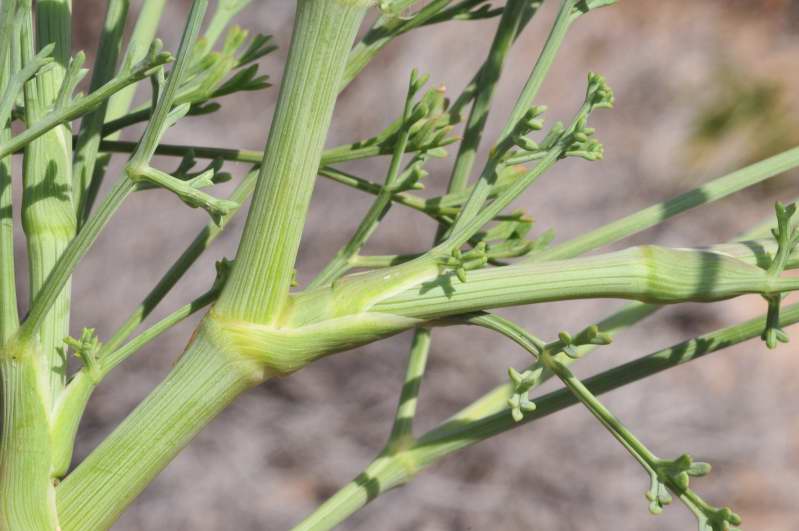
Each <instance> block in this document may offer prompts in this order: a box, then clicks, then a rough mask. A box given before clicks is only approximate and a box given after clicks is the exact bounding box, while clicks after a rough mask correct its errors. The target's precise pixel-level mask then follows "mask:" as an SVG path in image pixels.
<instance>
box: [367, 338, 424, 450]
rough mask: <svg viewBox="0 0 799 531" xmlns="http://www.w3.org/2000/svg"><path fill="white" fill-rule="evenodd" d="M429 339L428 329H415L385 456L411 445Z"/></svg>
mask: <svg viewBox="0 0 799 531" xmlns="http://www.w3.org/2000/svg"><path fill="white" fill-rule="evenodd" d="M431 338H432V331H431V330H430V329H429V328H423V327H422V328H417V329H416V330H414V332H413V340H412V341H411V348H410V352H409V353H408V368H407V370H406V371H405V380H404V382H403V383H402V391H400V397H399V402H398V403H397V411H396V413H395V414H394V425H393V427H392V428H391V435H389V437H388V442H387V443H386V448H385V450H384V453H385V454H388V455H390V454H393V453H395V452H397V451H401V450H402V449H403V448H404V447H405V446H407V445H409V444H412V443H413V420H414V418H415V417H416V403H417V402H418V398H419V390H420V388H421V387H422V378H423V377H424V373H425V370H426V368H427V359H428V357H429V355H430V343H431ZM378 459H379V457H378Z"/></svg>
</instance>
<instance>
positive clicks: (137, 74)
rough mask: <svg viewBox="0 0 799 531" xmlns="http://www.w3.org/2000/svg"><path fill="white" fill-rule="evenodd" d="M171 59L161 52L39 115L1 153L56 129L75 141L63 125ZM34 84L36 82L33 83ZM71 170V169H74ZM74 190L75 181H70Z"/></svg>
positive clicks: (4, 154) (89, 110)
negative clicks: (92, 89)
mask: <svg viewBox="0 0 799 531" xmlns="http://www.w3.org/2000/svg"><path fill="white" fill-rule="evenodd" d="M170 59H171V56H170V55H169V54H158V55H156V56H154V57H153V58H152V60H151V61H147V60H145V61H142V62H140V63H138V64H137V65H134V66H133V67H132V68H130V69H128V70H127V71H125V72H123V73H121V74H120V75H119V76H116V77H114V78H113V79H111V80H110V81H108V82H107V83H105V84H104V85H102V86H101V87H99V88H98V89H97V90H95V91H94V92H92V93H90V94H88V95H86V96H83V97H79V98H76V99H75V100H74V101H72V102H70V103H68V104H67V105H65V106H64V107H63V108H60V109H55V110H53V111H51V112H48V113H47V114H41V113H40V115H39V118H38V120H36V121H31V122H30V123H29V126H28V128H27V129H25V130H24V131H22V132H21V133H19V134H18V135H16V136H14V137H13V138H11V139H10V140H9V141H8V142H4V143H3V144H2V145H0V156H6V155H10V154H12V153H15V152H17V151H18V150H20V149H22V148H23V147H25V146H27V145H29V144H30V143H31V142H32V141H34V140H36V139H38V138H40V137H42V136H45V135H48V134H49V133H53V131H61V130H62V129H64V130H65V131H66V133H65V134H64V135H65V136H64V139H65V140H64V142H68V143H69V144H70V145H71V144H72V134H71V133H70V132H69V130H68V128H66V127H65V126H63V125H61V124H66V123H68V122H70V121H72V120H74V119H76V118H80V117H81V116H83V115H85V114H87V113H89V112H91V111H92V110H94V109H96V108H98V107H100V106H101V105H102V104H103V102H105V101H106V100H107V99H108V97H109V96H111V95H112V94H114V93H116V92H118V91H119V90H121V89H122V88H124V87H127V86H129V85H131V84H134V83H136V82H138V81H141V80H142V79H144V78H145V77H147V76H148V75H149V74H150V73H151V71H152V70H153V69H154V68H156V67H158V66H160V65H162V64H165V63H167V62H168V61H169V60H170ZM52 71H53V69H48V70H47V71H46V72H52ZM31 83H33V81H32V82H31ZM59 86H60V85H56V88H55V90H56V91H57V90H58V87H59ZM70 171H71V169H70ZM70 189H71V184H70Z"/></svg>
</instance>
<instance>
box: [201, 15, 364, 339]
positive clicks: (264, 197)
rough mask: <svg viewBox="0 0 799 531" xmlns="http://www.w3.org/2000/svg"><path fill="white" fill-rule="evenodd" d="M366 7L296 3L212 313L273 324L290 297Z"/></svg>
mask: <svg viewBox="0 0 799 531" xmlns="http://www.w3.org/2000/svg"><path fill="white" fill-rule="evenodd" d="M370 3H371V1H370V0H299V1H298V2H297V16H296V20H295V25H294V35H293V37H292V43H291V49H290V51H289V56H288V59H287V63H286V71H285V75H284V78H283V83H282V86H281V91H280V97H279V99H278V103H277V108H276V111H275V117H274V121H273V122H272V129H271V132H270V134H269V140H268V142H267V145H266V150H265V154H264V160H263V164H262V165H261V172H260V175H259V177H258V184H257V185H256V189H255V194H254V197H253V203H252V207H251V208H250V212H249V215H248V217H247V224H246V225H245V228H244V234H243V236H242V240H241V244H240V246H239V250H238V254H237V256H236V262H235V265H234V267H233V271H232V272H231V276H230V280H229V281H228V283H227V286H226V287H225V290H224V291H223V292H222V295H221V296H220V299H219V303H218V307H217V311H218V312H219V313H220V314H224V315H227V316H229V317H231V318H233V319H239V320H244V321H252V322H257V323H264V324H271V323H274V322H276V321H277V319H278V317H279V314H280V312H281V310H282V308H283V306H284V304H285V302H286V299H287V297H288V292H289V287H290V285H291V280H292V276H293V269H294V261H295V259H296V256H297V252H298V250H299V245H300V238H301V236H302V230H303V226H304V222H305V217H306V213H307V210H308V204H309V202H310V199H311V193H312V191H313V187H314V182H315V180H316V174H317V170H318V167H319V161H320V159H321V156H322V148H323V147H324V142H325V138H326V136H327V130H328V127H329V125H330V120H331V117H332V114H333V107H334V106H335V103H336V97H337V95H338V87H339V84H340V83H341V79H342V74H343V72H344V67H345V66H346V63H347V53H348V52H349V50H350V47H351V46H352V43H353V41H354V39H355V34H356V32H357V30H358V27H359V26H360V23H361V20H362V18H363V16H364V14H365V12H366V7H367V6H368V5H369V4H370Z"/></svg>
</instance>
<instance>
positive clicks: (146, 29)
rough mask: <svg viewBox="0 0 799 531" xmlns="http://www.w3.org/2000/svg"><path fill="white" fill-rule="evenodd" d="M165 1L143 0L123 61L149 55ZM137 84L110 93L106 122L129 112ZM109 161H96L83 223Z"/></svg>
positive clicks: (104, 133) (83, 214)
mask: <svg viewBox="0 0 799 531" xmlns="http://www.w3.org/2000/svg"><path fill="white" fill-rule="evenodd" d="M165 4H166V0H144V2H143V3H142V6H141V9H140V10H139V13H138V17H137V19H136V25H135V26H134V28H133V33H132V34H131V37H130V42H129V43H128V47H127V50H126V51H125V57H124V59H123V62H125V63H130V64H137V63H139V62H140V61H141V60H143V59H144V58H145V57H146V55H147V49H148V48H149V47H150V44H151V43H152V42H153V40H154V39H155V33H156V31H157V30H158V23H159V22H160V20H161V16H162V14H163V11H164V5H165ZM137 87H138V85H137V84H132V85H127V86H126V87H124V88H123V89H121V90H120V91H119V92H117V93H116V94H114V95H113V96H111V98H110V99H109V100H108V104H107V107H106V111H105V120H106V121H109V122H110V121H112V120H115V119H117V118H120V117H121V116H124V115H125V114H127V112H128V109H130V105H131V103H132V102H133V97H134V96H135V95H136V88H137ZM117 136H118V135H116V134H110V135H108V136H106V132H105V130H103V131H102V133H101V137H106V138H105V139H106V140H115V139H116V138H117ZM108 161H109V157H107V156H104V157H102V158H100V159H99V160H98V161H97V163H96V164H95V170H94V174H93V175H92V178H91V182H90V184H89V187H88V189H87V191H86V193H85V199H84V207H83V212H82V218H80V219H79V220H78V221H79V222H80V224H81V226H82V225H83V224H84V223H85V221H86V219H88V217H89V214H90V213H91V210H92V206H93V205H94V202H95V200H96V198H97V194H98V193H99V191H100V186H101V185H102V183H103V179H104V177H105V168H106V166H107V164H108Z"/></svg>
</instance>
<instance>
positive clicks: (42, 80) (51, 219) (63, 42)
mask: <svg viewBox="0 0 799 531" xmlns="http://www.w3.org/2000/svg"><path fill="white" fill-rule="evenodd" d="M27 4H28V5H27V6H26V7H25V8H24V9H23V13H24V16H25V18H26V21H25V22H24V23H23V25H22V37H21V38H22V46H21V52H22V60H23V63H26V62H27V61H29V60H30V59H31V57H33V54H34V53H35V52H34V44H33V35H32V33H33V31H32V30H33V28H32V8H31V6H30V2H29V1H28V2H27ZM36 15H37V16H36V30H37V31H36V37H37V46H38V48H41V47H43V46H45V45H47V44H49V43H51V42H52V43H55V49H54V50H53V57H54V59H55V62H54V67H53V68H49V69H47V70H46V71H44V72H42V73H41V74H40V75H39V76H37V77H36V78H35V79H33V80H31V81H29V82H28V83H27V84H26V85H25V120H26V121H27V123H28V126H30V125H31V124H34V123H36V121H37V120H39V119H40V118H41V117H42V116H43V115H44V114H45V113H46V112H47V107H48V106H50V105H51V104H52V103H53V102H54V101H55V98H56V97H57V95H58V91H59V88H60V85H61V81H62V80H63V77H64V72H65V68H66V65H67V63H68V62H69V49H70V17H71V13H70V3H69V2H68V1H65V0H49V1H44V2H37V4H36ZM23 171H24V177H23V183H24V190H23V199H22V226H23V228H24V230H25V235H26V238H27V244H28V262H29V263H28V267H29V276H30V292H31V299H33V298H35V297H36V295H37V294H38V293H39V290H40V289H41V288H42V285H43V284H44V282H45V280H46V279H47V276H48V275H49V274H50V271H51V270H52V269H53V266H54V265H55V263H56V261H58V259H59V257H60V256H61V254H62V253H63V252H64V249H65V248H66V247H67V245H68V244H69V242H70V240H72V238H73V237H74V236H75V213H74V210H73V207H72V177H71V174H72V133H71V131H70V130H69V127H68V126H59V127H56V128H55V129H53V130H52V131H49V132H48V133H46V134H45V135H42V136H41V137H40V138H38V139H36V140H35V141H33V142H31V143H30V144H28V146H27V148H26V149H25V158H24V162H23ZM70 290H71V287H70V282H69V281H67V282H66V283H65V284H64V286H63V288H62V290H61V291H60V292H59V293H58V296H57V297H56V300H55V302H54V304H53V305H52V307H51V309H50V311H49V312H48V314H47V315H46V316H45V317H44V320H43V322H42V326H41V327H40V329H39V334H38V343H39V345H38V349H37V350H38V352H40V356H41V364H40V367H39V368H40V370H41V371H42V373H43V374H45V375H46V378H47V379H48V380H49V389H50V392H49V394H50V396H49V397H46V400H47V402H48V404H47V407H48V409H49V408H51V407H52V404H53V403H54V402H55V400H56V399H57V397H58V395H59V394H60V393H61V391H62V389H63V387H64V384H65V383H66V360H65V359H64V356H63V353H62V350H61V346H62V340H63V339H64V338H65V337H66V336H67V335H69V307H70Z"/></svg>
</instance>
